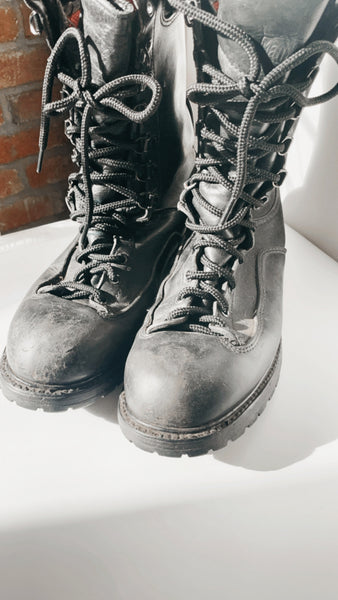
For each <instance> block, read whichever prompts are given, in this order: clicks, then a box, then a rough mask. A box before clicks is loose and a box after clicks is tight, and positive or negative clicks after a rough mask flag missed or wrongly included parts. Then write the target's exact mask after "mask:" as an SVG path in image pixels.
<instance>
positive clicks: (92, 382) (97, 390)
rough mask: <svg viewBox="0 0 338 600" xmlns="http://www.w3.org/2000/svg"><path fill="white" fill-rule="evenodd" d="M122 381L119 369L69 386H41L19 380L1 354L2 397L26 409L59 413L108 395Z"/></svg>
mask: <svg viewBox="0 0 338 600" xmlns="http://www.w3.org/2000/svg"><path fill="white" fill-rule="evenodd" d="M121 381H122V369H121V371H118V373H115V374H114V376H112V373H109V374H106V375H105V374H100V375H98V376H96V377H93V378H91V379H87V380H84V381H82V382H81V383H75V384H74V385H72V386H69V387H67V386H57V385H49V386H47V385H43V384H41V383H32V382H27V381H24V380H22V379H19V378H18V377H17V376H16V375H15V374H14V373H13V371H12V370H11V368H10V367H9V365H8V362H7V357H6V353H5V352H4V354H3V356H2V359H1V363H0V387H1V390H2V393H3V394H4V396H5V397H6V398H7V399H8V400H10V401H11V402H15V403H16V404H17V405H18V406H21V407H23V408H28V409H30V410H38V409H42V410H44V411H46V412H60V411H65V410H68V409H69V408H79V407H85V406H89V405H90V404H93V403H94V402H95V401H96V400H97V399H98V398H100V397H102V396H105V395H107V394H108V393H110V392H112V391H113V390H114V389H115V387H116V386H117V385H118V384H119V383H121Z"/></svg>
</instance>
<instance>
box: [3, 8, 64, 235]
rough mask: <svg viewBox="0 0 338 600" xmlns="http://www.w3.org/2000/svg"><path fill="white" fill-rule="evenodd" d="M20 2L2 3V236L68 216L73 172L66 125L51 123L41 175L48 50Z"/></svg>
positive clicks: (57, 121) (59, 122) (58, 122)
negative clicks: (68, 189) (39, 155)
mask: <svg viewBox="0 0 338 600" xmlns="http://www.w3.org/2000/svg"><path fill="white" fill-rule="evenodd" d="M28 16H29V10H28V8H27V7H26V6H25V4H24V3H23V2H22V1H21V0H11V1H10V2H9V1H8V0H0V234H1V233H5V232H7V231H13V230H15V229H17V228H19V227H23V226H27V225H29V224H32V223H34V224H37V223H39V222H46V220H52V219H53V218H59V217H60V216H63V215H65V214H66V210H65V204H64V195H65V190H66V185H67V184H66V182H67V175H68V174H69V173H70V171H71V170H72V164H71V161H70V148H69V144H68V142H67V140H66V138H65V136H64V133H63V122H61V121H59V120H55V119H54V122H53V120H52V123H51V129H50V135H49V142H48V150H47V151H46V154H45V158H44V164H43V167H42V172H41V174H40V175H38V174H37V173H36V161H37V153H38V135H39V121H40V107H41V104H40V97H41V86H42V78H43V74H44V69H45V64H46V59H47V56H48V48H47V45H46V42H45V41H44V40H43V39H42V38H40V37H38V38H37V37H35V36H32V34H31V33H30V30H29V25H28Z"/></svg>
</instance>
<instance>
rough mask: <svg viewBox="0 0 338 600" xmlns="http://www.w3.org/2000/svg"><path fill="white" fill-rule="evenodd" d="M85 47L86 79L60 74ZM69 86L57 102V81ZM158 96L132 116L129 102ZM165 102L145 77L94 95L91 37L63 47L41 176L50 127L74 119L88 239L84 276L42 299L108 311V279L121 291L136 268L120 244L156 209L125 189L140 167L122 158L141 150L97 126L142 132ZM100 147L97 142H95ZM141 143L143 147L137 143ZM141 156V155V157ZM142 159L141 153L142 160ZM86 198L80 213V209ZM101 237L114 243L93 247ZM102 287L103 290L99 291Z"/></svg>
mask: <svg viewBox="0 0 338 600" xmlns="http://www.w3.org/2000/svg"><path fill="white" fill-rule="evenodd" d="M74 40H75V41H76V43H77V46H78V52H79V58H80V69H81V75H80V77H78V78H73V77H71V76H70V75H67V74H65V73H63V72H58V73H57V69H58V63H59V58H60V56H61V54H62V52H63V51H64V49H65V47H66V46H67V44H68V43H69V42H71V41H72V42H74ZM56 74H57V76H58V79H59V80H60V81H61V83H62V84H63V86H64V97H62V98H61V99H59V100H54V101H53V100H52V89H53V82H54V78H55V76H56ZM145 90H150V92H151V97H150V100H149V99H148V100H147V101H146V102H143V104H142V109H141V110H134V109H132V108H130V107H129V106H128V105H127V104H126V103H125V102H124V101H125V100H129V101H130V99H132V98H137V102H136V103H137V104H138V103H139V97H140V94H142V93H143V95H144V92H145ZM160 100H161V87H160V85H159V83H158V82H157V81H156V80H155V79H153V78H152V77H149V76H147V75H145V74H132V75H125V76H122V77H119V78H116V79H114V80H113V81H111V82H109V83H106V84H104V85H102V86H101V87H99V88H98V89H96V90H95V91H93V86H92V85H91V81H90V62H89V56H88V52H87V49H86V46H85V41H84V38H83V34H82V32H81V31H80V30H78V29H75V28H69V29H67V30H66V31H65V32H64V33H63V34H62V35H61V36H60V38H59V40H58V41H57V43H56V44H55V46H54V48H53V50H52V52H51V55H50V57H49V59H48V62H47V67H46V72H45V77H44V83H43V94H42V116H41V128H40V139H39V147H40V154H39V160H38V170H40V169H41V165H42V160H43V154H44V151H45V148H46V146H47V141H48V132H49V119H50V117H51V116H53V115H56V114H65V113H70V116H69V118H68V119H67V121H66V134H67V136H68V137H69V139H70V140H71V142H72V144H73V146H74V153H73V160H74V162H76V164H77V165H78V166H79V167H80V170H79V172H78V173H73V174H72V175H71V176H70V177H69V183H70V187H69V191H68V194H67V204H68V206H69V208H70V211H71V214H70V216H71V218H72V219H73V220H75V221H78V222H79V223H80V236H79V242H78V253H77V256H76V260H77V262H78V263H79V270H78V271H77V272H76V273H75V275H74V276H73V277H72V279H71V280H69V281H63V280H62V281H59V282H57V283H54V282H51V285H46V286H44V287H42V288H40V290H39V291H40V292H41V293H54V294H57V295H63V296H65V297H67V298H68V299H75V298H86V297H89V298H92V299H93V300H94V301H95V302H98V303H101V302H102V301H103V300H102V294H101V292H100V289H99V288H100V287H101V285H102V283H103V281H104V279H105V278H106V277H108V279H109V280H110V281H112V282H113V283H116V281H117V276H116V272H117V271H119V270H125V269H128V268H129V267H128V266H127V264H126V262H127V261H126V258H128V257H126V255H125V253H122V252H120V251H119V250H118V236H119V234H121V232H123V233H124V234H125V235H127V236H128V235H130V231H129V230H128V228H129V225H130V223H131V222H132V223H133V224H134V225H135V222H137V221H138V222H139V221H145V220H147V219H148V215H149V206H148V205H147V204H146V203H145V200H147V198H146V199H144V198H143V197H142V194H141V193H139V192H138V190H137V189H136V186H135V189H133V188H132V186H131V185H125V184H124V182H125V181H127V182H128V184H130V181H134V180H136V174H137V169H138V165H137V164H135V162H133V161H131V160H123V159H121V156H124V155H125V154H126V153H127V154H131V152H132V151H133V149H135V150H136V148H134V145H135V142H133V140H128V139H124V137H125V133H124V135H122V136H121V134H120V135H116V137H115V138H114V137H113V136H112V133H111V131H112V130H113V126H112V125H111V124H110V125H109V133H108V132H107V126H106V124H105V120H104V118H103V122H102V123H98V122H97V121H96V118H95V117H96V115H97V114H100V115H101V117H102V115H106V116H107V117H108V118H109V119H110V120H111V119H115V121H116V123H117V124H118V123H121V122H122V121H125V122H126V121H127V122H128V121H129V122H132V123H136V124H141V123H143V122H144V121H146V120H147V119H149V118H150V117H151V116H152V115H154V114H155V112H156V110H157V108H158V106H159V103H160ZM92 140H95V142H92ZM136 141H137V142H139V138H138V140H136ZM135 154H137V152H135ZM138 154H140V152H138ZM94 184H98V185H100V186H106V187H107V188H109V190H110V197H111V200H112V201H111V202H104V203H102V204H100V203H96V204H95V202H94V198H93V191H92V186H93V185H94ZM79 198H80V199H81V201H80V207H78V205H79ZM89 230H90V231H91V232H92V231H93V230H96V231H98V232H104V233H105V234H107V235H106V236H105V237H108V238H110V239H111V240H112V241H111V242H109V243H108V242H106V241H104V243H100V242H95V243H89V241H88V232H89ZM93 280H94V281H95V286H94V285H93Z"/></svg>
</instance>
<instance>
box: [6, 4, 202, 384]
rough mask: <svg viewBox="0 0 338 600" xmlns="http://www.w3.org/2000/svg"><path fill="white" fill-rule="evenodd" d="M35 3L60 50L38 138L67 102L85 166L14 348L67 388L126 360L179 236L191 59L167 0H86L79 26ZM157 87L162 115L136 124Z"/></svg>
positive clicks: (41, 375)
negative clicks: (56, 84)
mask: <svg viewBox="0 0 338 600" xmlns="http://www.w3.org/2000/svg"><path fill="white" fill-rule="evenodd" d="M29 5H30V6H31V7H32V8H34V9H35V10H36V11H37V12H38V14H39V15H40V20H41V23H42V24H43V26H44V28H45V31H46V33H47V36H48V40H49V43H50V45H51V46H52V47H53V50H52V59H50V61H49V67H48V68H49V74H48V75H47V76H46V77H47V82H46V85H45V89H44V101H43V106H44V109H43V110H44V112H43V119H44V121H43V126H44V128H43V130H42V136H41V137H40V147H41V148H42V149H43V147H44V146H45V144H46V135H47V133H48V123H47V122H46V119H49V118H50V117H51V116H52V115H53V113H54V112H62V110H64V109H63V106H64V107H65V109H67V111H70V112H69V115H68V116H67V122H66V131H67V135H68V137H69V138H70V139H71V141H72V143H73V146H74V151H73V157H74V161H75V163H76V165H77V166H78V168H79V170H78V173H77V174H73V175H71V177H70V187H69V191H68V195H67V203H68V206H69V207H70V210H71V214H72V218H73V219H75V220H76V221H78V222H79V224H80V231H79V236H78V237H77V238H76V240H74V242H73V244H72V245H71V246H70V247H69V248H68V249H67V250H66V251H65V252H64V253H63V254H62V255H61V256H60V257H59V258H58V259H57V260H56V261H55V262H54V263H53V264H52V265H51V267H50V268H49V269H48V270H47V271H46V272H45V273H44V274H43V275H42V276H41V277H40V278H39V280H38V281H37V282H35V284H34V285H33V286H32V288H31V290H30V291H29V293H28V294H27V296H26V298H25V299H24V301H23V303H22V304H21V305H20V307H19V309H18V311H17V313H16V314H15V316H14V319H13V321H12V324H11V327H10V331H9V336H8V342H7V348H6V356H7V361H8V367H9V369H10V370H11V372H12V373H13V375H14V376H15V377H16V378H18V379H20V380H23V381H26V382H27V385H28V387H29V382H31V383H32V384H33V383H34V384H35V383H41V385H42V386H48V385H51V386H53V385H58V386H63V385H64V386H65V388H67V387H69V386H71V384H72V383H74V382H79V381H86V380H90V379H92V378H93V377H97V376H98V375H100V373H104V372H105V373H107V372H109V371H110V372H114V370H115V369H116V370H118V369H120V367H121V365H122V364H123V361H124V359H125V356H126V354H127V352H128V349H129V347H130V345H131V343H132V340H133V337H134V335H135V333H136V331H137V329H138V327H139V326H140V324H141V323H142V320H143V318H144V315H145V312H146V309H147V307H148V306H149V305H150V304H151V302H152V300H153V298H154V296H155V294H156V291H157V289H158V286H159V284H160V281H161V277H163V275H164V273H165V272H166V270H167V269H168V265H169V264H170V261H172V259H173V255H174V252H175V250H176V249H177V247H178V245H179V243H180V240H181V238H182V231H183V217H182V215H180V214H179V213H178V212H177V211H176V202H177V193H176V189H177V187H179V186H180V185H181V182H182V180H184V179H185V178H186V177H187V176H188V175H189V173H190V170H191V158H189V156H191V153H192V125H191V119H190V116H189V113H188V111H187V108H186V105H185V90H183V87H184V84H182V82H181V75H182V72H183V70H184V61H182V62H179V61H178V60H177V58H178V55H179V49H180V47H181V44H182V41H183V42H184V37H183V36H184V29H183V20H182V18H178V19H177V18H175V19H173V20H172V21H171V22H170V23H167V22H163V23H162V12H163V7H162V4H161V3H159V4H158V5H153V4H151V5H150V3H149V2H148V4H147V6H146V3H145V2H141V3H140V9H139V10H138V11H135V9H134V8H133V6H132V5H131V4H130V3H128V2H125V0H121V1H120V2H119V3H115V4H112V3H110V2H108V0H100V1H99V2H97V3H95V6H94V3H91V2H89V1H88V0H85V1H84V2H83V6H82V18H81V19H80V26H79V30H76V31H75V30H70V29H69V28H68V25H69V23H68V21H67V18H66V15H65V14H64V13H63V11H62V9H61V3H59V2H58V3H56V4H55V3H49V2H38V1H37V2H35V1H34V2H33V1H32V2H29ZM150 6H151V8H152V10H150ZM55 11H59V12H58V18H57V19H56V17H55ZM62 31H63V33H62ZM60 35H61V36H62V44H63V45H62V48H61V46H60V42H59V40H60V39H61V38H60ZM58 44H59V46H58ZM59 47H60V50H59V49H58V50H57V52H56V48H59ZM164 47H165V53H164V51H163V48H164ZM157 49H159V51H158V52H157ZM171 49H172V50H171ZM167 53H168V55H169V56H170V60H167V58H166V56H167ZM162 62H163V63H164V64H162ZM60 71H61V73H62V72H63V73H64V75H61V80H62V83H63V85H64V92H63V99H61V100H58V101H56V102H54V103H52V101H51V100H50V97H49V96H50V90H49V87H48V86H50V84H51V82H52V77H53V75H54V74H55V75H56V74H57V73H59V72H60ZM59 77H60V73H59ZM142 77H144V80H143V79H142ZM145 77H147V78H148V79H146V78H145ZM128 78H130V80H129V79H128ZM120 80H121V83H119V81H120ZM152 80H154V82H155V83H154V84H152V83H151V81H152ZM116 81H117V84H116V87H114V86H115V83H114V82H116ZM139 82H140V83H139ZM182 85H183V87H182ZM156 86H157V87H156ZM159 86H161V88H162V89H163V92H162V100H161V103H159V100H158V99H157V100H156V102H157V103H158V104H159V107H157V110H156V112H155V114H153V113H154V111H152V113H151V114H150V115H149V117H147V118H146V119H142V120H141V122H138V120H137V116H138V114H141V112H142V111H143V112H146V111H147V106H149V105H150V104H151V102H153V100H154V101H155V99H156V97H155V96H154V95H153V96H151V93H150V89H151V90H153V92H154V94H155V93H156V92H157V89H158V87H159ZM179 86H181V87H179ZM148 88H149V89H148ZM46 90H47V91H46ZM174 97H175V100H174ZM180 97H181V98H182V101H181V102H178V99H179V98H180ZM72 98H73V100H72ZM105 102H106V104H105ZM109 102H110V103H111V104H109ZM162 102H163V106H162ZM62 103H64V104H62ZM86 114H87V115H88V116H87V117H86ZM129 114H130V115H131V118H130V119H129ZM134 117H135V119H134ZM85 119H87V121H85ZM84 130H85V134H84V133H83V131H84ZM184 132H185V135H184V139H182V137H181V134H183V133H184ZM189 132H190V133H189ZM189 135H190V138H189ZM188 139H190V140H191V145H190V144H189V143H188V144H187V140H188ZM131 164H134V165H135V166H134V169H131V167H130V165H131ZM42 168H43V166H42Z"/></svg>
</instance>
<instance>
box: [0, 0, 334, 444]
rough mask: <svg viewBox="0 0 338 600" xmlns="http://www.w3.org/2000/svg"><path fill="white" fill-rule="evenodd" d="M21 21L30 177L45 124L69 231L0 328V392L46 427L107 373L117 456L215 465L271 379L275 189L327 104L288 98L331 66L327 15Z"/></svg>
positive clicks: (44, 10) (246, 12)
mask: <svg viewBox="0 0 338 600" xmlns="http://www.w3.org/2000/svg"><path fill="white" fill-rule="evenodd" d="M27 4H28V5H29V6H30V8H31V9H32V11H33V12H32V17H31V22H32V25H33V27H34V28H35V29H36V30H37V31H38V32H39V33H41V32H42V31H44V32H45V34H46V37H47V40H48V43H49V45H50V47H51V54H50V57H49V59H48V63H47V68H46V73H45V78H44V86H43V98H42V120H41V135H40V144H39V145H40V156H39V164H38V168H39V169H40V168H41V166H42V162H43V152H44V149H45V148H46V145H47V140H48V128H49V121H50V118H51V117H53V115H56V114H64V115H65V118H66V121H65V132H66V135H67V137H68V138H69V139H70V141H71V143H72V145H73V154H72V158H73V161H74V163H75V165H76V168H77V170H76V172H75V173H73V174H72V175H70V177H69V189H68V193H67V197H66V202H67V205H68V207H69V210H70V216H71V218H72V219H73V220H75V221H77V222H78V223H79V234H78V236H77V238H76V239H75V240H74V242H73V243H72V244H71V245H70V247H68V248H67V249H66V250H65V252H64V253H63V254H62V255H61V256H60V257H59V258H58V259H57V260H56V261H55V262H54V263H53V264H52V265H51V267H50V268H49V269H48V270H47V271H46V272H45V273H44V274H43V275H42V276H41V277H40V279H39V280H38V281H37V282H36V283H35V284H34V285H33V287H32V288H31V290H30V291H29V292H28V294H27V296H26V297H25V299H24V301H23V302H22V304H21V306H20V307H19V309H18V311H17V313H16V315H15V316H14V319H13V322H12V324H11V327H10V331H9V336H8V342H7V347H6V350H5V352H4V355H3V358H2V362H1V385H2V390H3V393H4V394H5V396H7V397H8V398H9V399H10V400H14V401H15V402H17V403H18V404H19V405H21V406H24V407H28V408H33V409H36V408H42V409H44V410H48V411H58V410H64V409H66V408H69V407H75V406H79V405H87V404H90V403H91V402H94V401H95V400H96V399H97V398H98V397H100V396H104V395H106V394H108V393H109V392H110V391H112V390H113V389H114V387H115V386H116V385H117V384H118V383H119V382H120V381H121V380H122V376H123V370H124V369H125V372H124V392H123V393H122V395H121V397H120V403H119V421H120V425H121V428H122V431H123V432H124V433H125V435H126V436H127V437H128V438H129V439H130V440H131V441H133V442H134V443H135V444H137V445H138V446H139V447H141V448H143V449H145V450H149V451H157V452H158V453H159V454H164V455H169V456H180V455H181V454H184V453H185V454H189V455H198V454H203V453H206V452H208V451H209V450H216V449H219V448H221V447H223V446H225V445H226V443H227V441H228V440H229V439H231V440H232V439H235V438H236V437H238V436H239V435H240V434H242V433H243V431H244V430H245V428H246V427H247V426H248V425H250V424H251V423H253V422H254V421H255V419H256V418H257V416H258V415H259V414H260V413H261V412H262V410H263V409H264V407H265V405H266V403H267V401H268V400H269V398H270V397H271V395H272V394H273V391H274V388H275V386H276V385H277V382H278V377H279V372H280V365H281V321H282V280H283V268H284V259H285V249H284V225H283V216H282V210H281V204H280V196H279V189H278V188H279V187H280V185H281V183H282V181H283V179H284V176H285V170H284V163H285V158H286V153H287V150H288V147H289V145H290V141H291V138H292V135H293V132H294V129H295V126H296V123H297V119H298V117H299V114H300V111H301V109H302V108H303V107H304V106H309V105H312V104H315V103H318V102H322V101H324V100H326V99H329V98H331V97H333V96H334V95H336V94H337V92H338V87H337V86H335V87H334V88H333V89H332V90H330V91H329V92H327V93H326V94H323V95H322V96H320V97H318V98H309V97H308V95H307V93H308V90H309V88H310V86H311V83H312V81H313V79H314V77H315V73H316V71H317V68H318V64H319V61H320V60H321V58H322V56H323V55H324V54H326V53H327V54H330V55H331V56H332V57H333V59H334V60H335V61H336V62H338V50H337V49H336V47H335V46H334V45H333V43H332V42H333V41H334V40H335V38H336V34H335V27H334V25H335V23H336V21H337V19H336V16H335V4H334V1H333V0H300V1H299V2H291V1H290V0H285V1H284V2H281V3H275V2H270V0H260V1H256V2H253V1H252V0H251V1H249V2H242V1H239V0H227V1H226V2H225V1H222V2H221V3H220V4H219V7H218V6H217V3H214V4H212V3H209V2H208V0H201V1H200V0H198V1H197V2H196V1H195V0H194V2H193V3H190V2H188V1H186V0H168V1H167V0H148V1H147V2H146V1H145V0H140V2H138V3H136V2H134V3H133V4H132V3H130V2H127V1H126V0H95V1H94V0H81V2H68V1H67V0H27ZM185 24H186V25H187V26H191V27H192V29H193V40H194V60H195V64H196V69H197V81H196V83H195V84H194V85H193V86H192V87H191V88H190V89H189V90H188V101H189V103H190V102H192V103H194V104H195V105H197V107H198V109H197V113H196V114H195V132H196V139H197V145H196V152H194V150H193V145H194V130H193V125H192V120H193V119H192V113H191V111H190V110H189V108H188V105H187V103H186V85H185V80H186V64H185V54H186V50H185ZM56 77H57V78H58V79H59V80H60V81H61V84H62V95H61V98H60V99H58V100H52V91H53V83H54V80H55V78H56ZM189 106H190V104H189ZM196 115H197V116H196ZM194 154H195V155H194ZM178 200H179V201H178ZM177 202H178V210H177ZM184 217H185V219H184ZM184 221H185V222H184ZM156 294H157V295H156ZM135 336H136V337H135Z"/></svg>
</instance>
